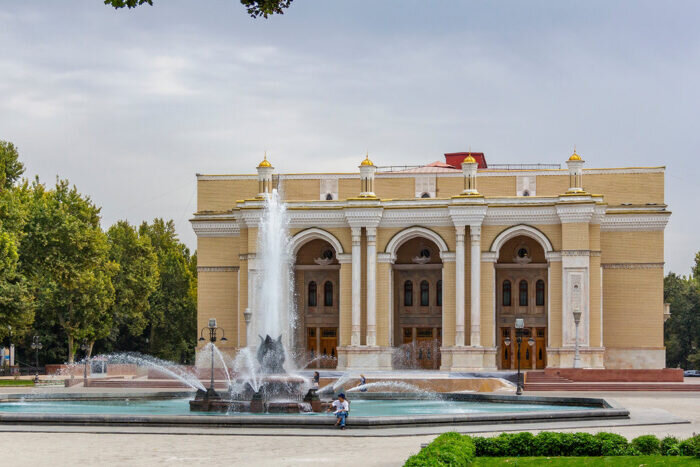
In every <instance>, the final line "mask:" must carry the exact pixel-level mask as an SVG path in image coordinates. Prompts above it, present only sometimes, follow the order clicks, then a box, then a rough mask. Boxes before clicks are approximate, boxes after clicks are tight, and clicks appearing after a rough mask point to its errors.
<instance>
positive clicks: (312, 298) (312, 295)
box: [308, 281, 316, 306]
mask: <svg viewBox="0 0 700 467" xmlns="http://www.w3.org/2000/svg"><path fill="white" fill-rule="evenodd" d="M308 298H309V299H308V303H309V306H316V282H313V281H311V282H309V297H308Z"/></svg>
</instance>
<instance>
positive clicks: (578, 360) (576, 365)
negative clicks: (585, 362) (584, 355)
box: [573, 309, 581, 368]
mask: <svg viewBox="0 0 700 467" xmlns="http://www.w3.org/2000/svg"><path fill="white" fill-rule="evenodd" d="M573 313H574V323H576V341H575V349H576V350H575V352H574V368H581V355H580V354H579V350H578V325H579V323H580V322H581V310H579V309H576V310H574V312H573Z"/></svg>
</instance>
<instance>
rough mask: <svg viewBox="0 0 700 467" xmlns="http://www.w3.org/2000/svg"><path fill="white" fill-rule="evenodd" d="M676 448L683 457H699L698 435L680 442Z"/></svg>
mask: <svg viewBox="0 0 700 467" xmlns="http://www.w3.org/2000/svg"><path fill="white" fill-rule="evenodd" d="M678 448H679V449H680V451H681V455H683V456H696V457H700V435H695V436H693V437H692V438H688V439H686V440H684V441H681V443H680V444H679V445H678Z"/></svg>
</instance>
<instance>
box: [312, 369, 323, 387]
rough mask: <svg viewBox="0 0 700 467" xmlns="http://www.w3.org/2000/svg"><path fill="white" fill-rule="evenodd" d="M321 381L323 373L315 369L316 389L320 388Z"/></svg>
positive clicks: (314, 382)
mask: <svg viewBox="0 0 700 467" xmlns="http://www.w3.org/2000/svg"><path fill="white" fill-rule="evenodd" d="M320 382H321V375H320V374H319V372H318V371H314V381H313V384H314V388H315V389H318V387H319V383H320Z"/></svg>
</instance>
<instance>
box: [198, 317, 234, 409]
mask: <svg viewBox="0 0 700 467" xmlns="http://www.w3.org/2000/svg"><path fill="white" fill-rule="evenodd" d="M205 330H208V331H209V342H210V343H211V380H210V381H209V389H207V395H206V397H207V398H216V399H219V398H220V397H221V396H219V395H218V394H217V393H216V391H215V390H214V342H216V332H217V331H218V330H221V342H226V341H228V339H226V333H225V332H224V329H223V328H219V327H217V326H216V318H210V319H209V325H208V326H207V327H205V328H202V330H201V331H200V332H199V342H206V340H207V339H206V338H205V337H204V331H205Z"/></svg>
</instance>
